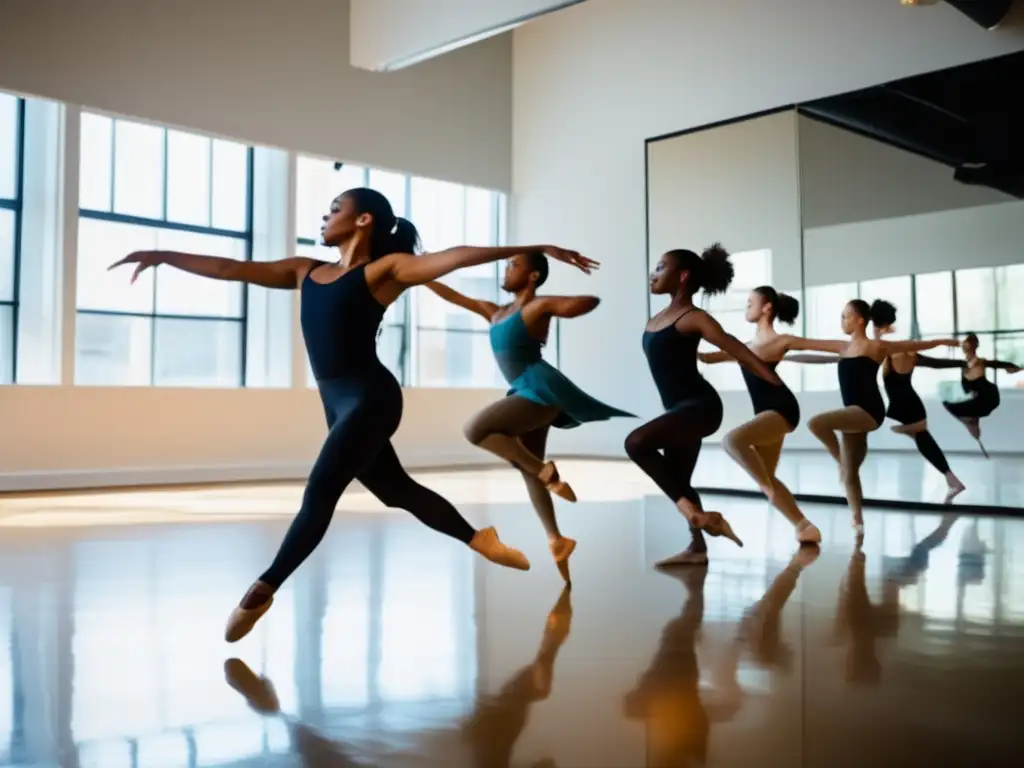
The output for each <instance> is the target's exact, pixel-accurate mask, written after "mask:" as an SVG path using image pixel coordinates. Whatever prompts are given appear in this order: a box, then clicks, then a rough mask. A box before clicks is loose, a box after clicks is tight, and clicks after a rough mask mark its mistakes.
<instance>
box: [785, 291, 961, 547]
mask: <svg viewBox="0 0 1024 768" xmlns="http://www.w3.org/2000/svg"><path fill="white" fill-rule="evenodd" d="M895 311H896V310H895V309H894V308H893V306H892V304H890V303H889V302H887V301H881V300H877V301H875V302H874V303H873V304H868V303H867V302H866V301H863V300H862V299H853V300H852V301H850V302H849V303H847V304H846V306H845V307H844V308H843V314H842V317H841V323H842V329H843V333H845V334H848V335H849V337H850V338H849V340H846V341H832V340H825V339H803V338H800V337H797V336H794V337H791V338H790V340H789V345H788V346H789V349H793V350H808V351H814V352H834V353H836V354H838V355H839V392H840V394H841V395H842V398H843V407H842V408H839V409H838V410H834V411H826V412H825V413H819V414H818V415H817V416H814V417H813V418H812V419H811V420H810V421H809V422H808V423H807V427H808V428H809V429H810V430H811V432H812V433H813V434H814V436H815V437H816V438H818V440H820V441H821V443H822V445H824V446H825V450H827V451H828V452H829V455H830V456H831V457H832V458H833V459H835V461H836V463H837V464H838V465H839V472H840V477H841V478H842V482H843V485H844V486H845V487H846V500H847V502H848V503H849V505H850V511H851V513H852V515H853V527H854V530H855V531H856V532H857V535H862V534H863V533H864V514H863V508H862V503H863V499H864V497H863V491H862V489H861V484H860V467H861V465H862V464H863V463H864V459H865V458H866V457H867V451H868V433H869V432H874V431H875V430H876V429H878V428H879V427H880V426H881V425H882V422H883V421H885V403H884V402H883V400H882V393H881V392H880V391H879V389H878V369H879V366H881V364H882V361H883V360H885V358H887V357H889V356H890V355H893V354H898V353H900V352H920V351H923V350H926V349H935V348H936V347H941V346H947V347H948V346H953V347H955V346H958V345H959V342H958V341H957V340H956V339H934V340H932V341H884V340H882V339H872V338H869V337H868V335H867V325H868V323H869V322H873V323H874V324H875V326H876V327H877V326H880V325H883V324H884V321H885V320H887V319H888V318H890V317H893V316H895ZM787 359H790V358H787ZM803 362H806V360H803ZM837 433H838V435H840V436H841V440H842V445H840V437H838V436H837Z"/></svg>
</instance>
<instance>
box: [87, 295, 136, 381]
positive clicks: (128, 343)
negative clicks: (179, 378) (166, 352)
mask: <svg viewBox="0 0 1024 768" xmlns="http://www.w3.org/2000/svg"><path fill="white" fill-rule="evenodd" d="M151 322H152V320H150V319H149V318H148V317H127V316H123V315H122V316H119V315H92V314H89V313H86V312H79V313H78V315H77V318H76V321H75V384H86V385H89V384H91V385H106V386H126V387H127V386H145V385H147V384H149V383H150V345H151V341H152V339H151V335H150V334H151V327H150V323H151Z"/></svg>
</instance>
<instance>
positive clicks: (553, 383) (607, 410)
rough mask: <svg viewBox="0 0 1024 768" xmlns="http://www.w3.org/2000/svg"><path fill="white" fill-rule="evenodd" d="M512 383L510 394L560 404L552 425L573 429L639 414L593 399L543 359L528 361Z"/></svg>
mask: <svg viewBox="0 0 1024 768" xmlns="http://www.w3.org/2000/svg"><path fill="white" fill-rule="evenodd" d="M509 384H510V386H511V387H512V388H511V389H510V390H509V391H508V394H509V395H515V396H516V397H522V398H523V399H525V400H529V401H531V402H534V403H537V404H538V405H547V406H554V407H555V408H558V410H559V411H560V413H559V414H558V417H557V418H556V419H555V420H554V422H552V426H555V427H558V428H559V429H572V428H573V427H578V426H579V425H580V424H586V423H587V422H590V421H607V420H608V419H612V418H615V417H617V416H625V417H628V418H633V419H635V418H636V416H635V415H634V414H632V413H627V412H626V411H620V410H619V409H618V408H612V407H611V406H610V405H605V404H604V403H602V402H601V401H600V400H596V399H594V398H593V397H591V396H590V395H588V394H587V393H586V392H584V391H583V390H582V389H580V388H579V387H577V386H576V385H575V384H573V383H572V382H571V381H569V379H567V378H566V377H565V376H564V375H562V373H561V372H560V371H559V370H558V369H557V368H555V367H553V366H552V365H550V364H549V363H547V362H545V361H544V360H540V361H538V362H536V363H531V364H530V365H528V366H527V367H526V369H525V370H524V371H523V372H522V373H521V374H519V376H518V377H517V378H516V379H514V380H513V381H511V382H509Z"/></svg>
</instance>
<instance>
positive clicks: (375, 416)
mask: <svg viewBox="0 0 1024 768" xmlns="http://www.w3.org/2000/svg"><path fill="white" fill-rule="evenodd" d="M385 383H386V382H385ZM319 386H320V394H321V397H322V398H323V400H324V407H325V410H326V411H327V423H328V425H329V427H330V431H329V432H328V434H327V439H326V440H325V441H324V445H323V448H321V449H320V455H319V456H318V457H317V460H316V463H315V464H314V465H313V469H312V471H311V472H310V474H309V480H308V481H307V483H306V491H305V493H304V494H303V497H302V507H301V508H300V509H299V513H298V514H297V515H296V516H295V519H294V520H293V521H292V524H291V526H290V527H289V528H288V533H287V534H285V537H284V541H283V542H281V548H280V549H279V550H278V552H277V556H276V557H275V558H274V562H273V563H272V564H271V566H270V568H268V569H267V571H266V573H264V574H263V575H262V576H260V578H259V580H260V581H262V582H263V583H264V584H267V585H269V586H271V587H273V588H274V589H277V588H278V587H280V586H281V584H282V583H283V582H284V581H285V579H287V578H288V577H289V576H291V575H292V573H294V572H295V570H296V569H297V568H298V567H299V566H300V565H302V562H303V561H304V560H305V559H306V558H307V557H309V556H310V555H311V554H312V553H313V550H314V549H316V547H317V545H318V544H319V543H320V541H321V540H322V539H323V537H324V534H326V533H327V528H328V526H330V524H331V518H332V517H333V516H334V508H335V507H336V506H337V504H338V499H340V498H341V494H342V493H343V492H344V490H345V488H346V487H347V486H348V485H349V483H351V482H352V480H353V479H358V480H359V482H361V483H362V484H363V485H364V486H365V487H366V490H368V491H369V492H370V493H372V494H373V495H374V496H376V497H377V498H378V499H380V501H381V502H382V503H383V504H384V505H385V506H388V507H393V508H397V509H404V510H405V511H407V512H410V513H412V514H413V515H414V516H415V517H416V519H418V520H419V521H420V522H421V523H423V524H424V525H427V526H429V527H430V528H433V529H434V530H435V531H439V532H440V533H443V534H446V535H447V536H451V537H453V538H455V539H458V540H459V541H461V542H463V543H465V544H468V543H469V542H470V541H471V540H472V539H473V536H474V534H475V533H476V531H475V530H474V529H473V526H471V525H470V524H469V523H468V522H467V521H466V519H465V518H464V517H463V516H462V515H460V514H459V512H458V510H457V509H455V507H453V506H452V505H451V504H450V503H449V502H448V501H447V499H445V498H444V497H442V496H441V495H439V494H437V493H435V492H434V491H432V490H430V489H429V488H426V487H424V486H422V485H420V484H419V483H417V482H416V481H415V480H413V479H412V478H411V477H409V474H408V473H407V472H406V471H405V469H404V468H403V467H402V465H401V463H400V462H399V461H398V455H397V454H396V453H395V449H394V448H393V447H392V445H391V435H392V434H393V433H394V431H395V429H396V428H397V427H398V422H399V421H400V419H401V393H400V392H398V391H397V387H395V393H394V395H397V402H395V400H396V398H395V397H394V396H391V395H392V393H390V392H389V391H388V389H387V388H386V387H383V386H382V387H381V388H380V389H379V390H378V391H377V392H375V393H372V394H371V393H365V394H364V393H362V392H359V393H356V394H355V396H353V393H352V392H350V391H347V389H348V388H347V387H342V386H332V382H320V385H319Z"/></svg>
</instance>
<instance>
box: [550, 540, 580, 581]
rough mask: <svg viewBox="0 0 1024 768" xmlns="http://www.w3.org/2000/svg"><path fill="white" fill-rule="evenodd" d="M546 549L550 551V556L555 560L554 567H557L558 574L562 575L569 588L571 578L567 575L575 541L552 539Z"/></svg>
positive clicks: (574, 548) (574, 549)
mask: <svg viewBox="0 0 1024 768" xmlns="http://www.w3.org/2000/svg"><path fill="white" fill-rule="evenodd" d="M548 549H550V550H551V555H552V557H554V558H555V565H556V566H557V567H558V572H559V573H560V574H561V575H562V579H563V580H564V581H565V584H566V586H571V585H572V577H570V575H569V558H570V557H571V556H572V553H573V552H575V551H576V539H570V538H568V537H566V536H563V537H562V538H560V539H552V540H551V541H550V542H549V543H548Z"/></svg>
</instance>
